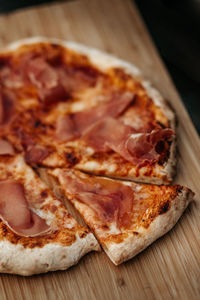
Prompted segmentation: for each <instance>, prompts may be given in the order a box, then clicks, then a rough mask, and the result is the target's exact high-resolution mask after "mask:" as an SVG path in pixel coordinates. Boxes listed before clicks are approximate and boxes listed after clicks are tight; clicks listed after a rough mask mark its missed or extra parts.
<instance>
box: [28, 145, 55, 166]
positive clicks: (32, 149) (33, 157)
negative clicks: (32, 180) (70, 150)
mask: <svg viewBox="0 0 200 300" xmlns="http://www.w3.org/2000/svg"><path fill="white" fill-rule="evenodd" d="M50 152H51V151H50V149H47V148H46V147H44V146H39V145H30V146H28V148H27V150H26V153H25V160H26V162H27V163H29V164H40V163H42V161H43V160H44V159H45V158H46V157H47V156H48V155H49V154H50Z"/></svg>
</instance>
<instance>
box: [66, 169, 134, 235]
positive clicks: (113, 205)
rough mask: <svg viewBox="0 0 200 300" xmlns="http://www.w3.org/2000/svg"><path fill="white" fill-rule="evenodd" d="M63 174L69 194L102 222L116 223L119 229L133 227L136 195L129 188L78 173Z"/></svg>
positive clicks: (67, 172)
mask: <svg viewBox="0 0 200 300" xmlns="http://www.w3.org/2000/svg"><path fill="white" fill-rule="evenodd" d="M62 172H63V175H64V180H65V185H66V190H67V192H68V193H69V194H70V195H73V196H75V197H76V199H78V200H79V201H80V202H82V203H84V204H86V205H88V206H89V207H90V208H91V209H92V210H93V211H94V212H95V213H96V214H97V215H98V217H99V219H100V220H101V221H103V222H104V223H112V222H115V223H116V225H117V227H118V228H119V229H120V228H122V227H126V228H128V227H130V226H131V217H132V207H133V199H134V195H133V191H132V189H131V188H130V187H129V186H125V185H123V184H121V183H120V182H116V181H113V180H109V179H105V178H100V177H90V178H88V177H87V178H84V177H82V176H81V175H79V172H76V171H71V170H69V171H68V170H63V171H62Z"/></svg>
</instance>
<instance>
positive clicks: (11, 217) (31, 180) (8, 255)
mask: <svg viewBox="0 0 200 300" xmlns="http://www.w3.org/2000/svg"><path fill="white" fill-rule="evenodd" d="M0 146H1V153H0V272H2V273H14V274H20V275H32V274H37V273H44V272H48V271H55V270H64V269H67V268H69V267H70V266H72V265H74V264H76V263H77V262H78V261H79V259H80V258H81V257H82V256H83V255H84V254H86V253H88V252H90V251H92V250H98V249H99V246H98V242H97V240H96V239H95V237H94V235H93V234H92V233H91V232H90V231H89V230H88V229H87V228H85V227H83V226H81V225H79V224H78V223H77V222H76V221H75V219H74V218H73V217H72V216H71V215H70V214H69V213H68V211H67V209H66V208H65V206H64V205H63V204H62V202H61V201H60V200H59V199H57V198H56V197H55V196H54V195H53V193H52V192H51V191H50V190H49V189H48V188H47V186H46V185H45V184H44V183H43V182H42V181H41V180H40V178H39V177H38V176H37V175H36V174H35V173H34V171H33V170H32V169H31V168H30V167H29V166H27V165H26V164H25V162H24V159H23V157H22V156H20V155H16V156H14V149H13V148H12V146H11V145H10V144H9V143H8V142H7V141H5V140H1V141H0Z"/></svg>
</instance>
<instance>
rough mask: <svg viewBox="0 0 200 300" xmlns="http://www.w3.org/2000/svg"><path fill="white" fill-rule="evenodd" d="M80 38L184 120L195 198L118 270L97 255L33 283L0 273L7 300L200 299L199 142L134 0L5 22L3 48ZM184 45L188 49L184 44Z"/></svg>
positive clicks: (52, 7)
mask: <svg viewBox="0 0 200 300" xmlns="http://www.w3.org/2000/svg"><path fill="white" fill-rule="evenodd" d="M38 35H40V36H47V37H57V38H62V39H66V40H74V41H77V42H80V43H83V44H86V45H88V46H91V47H96V48H99V49H102V50H104V51H106V52H109V53H113V54H115V55H117V56H119V57H121V58H123V59H125V60H128V61H130V62H133V63H135V64H136V65H137V66H138V67H139V68H140V69H141V70H142V71H143V73H144V75H145V76H146V77H147V78H149V79H150V80H151V81H152V82H153V83H154V85H155V86H156V87H157V88H158V89H159V90H160V91H161V93H162V94H163V95H164V97H165V98H166V99H167V100H168V101H169V102H170V103H171V105H172V107H173V108H174V110H175V111H176V114H177V118H178V148H179V155H178V156H179V163H178V170H177V177H176V179H175V181H176V182H178V183H180V184H184V185H187V186H188V187H190V188H192V189H193V190H194V191H195V192H196V196H195V201H194V202H193V203H192V204H191V205H190V206H189V208H188V209H187V210H186V212H185V214H184V215H183V217H182V218H181V220H180V221H179V222H178V224H177V225H176V226H175V228H174V229H173V230H171V232H170V233H169V234H167V235H166V236H164V237H163V238H161V239H159V240H158V241H157V242H155V243H154V244H153V245H151V246H150V247H148V249H147V250H145V251H143V252H142V253H141V254H140V255H138V256H137V257H135V258H134V259H132V260H130V261H129V262H127V263H124V264H122V265H120V266H118V267H116V266H114V265H113V264H112V263H111V262H110V261H109V259H108V258H107V256H106V255H105V254H104V253H103V252H102V253H90V254H88V255H87V256H85V257H84V258H83V259H82V260H81V261H80V263H79V264H78V265H77V266H74V267H72V268H71V269H69V270H68V271H62V272H53V273H48V274H45V275H37V276H33V277H28V278H25V277H20V276H13V275H5V274H4V275H3V274H1V275H0V299H1V300H2V299H3V300H4V299H7V300H10V299H29V300H32V299H155V298H156V299H200V254H199V252H200V221H199V220H200V182H199V181H200V141H199V138H198V135H197V133H196V131H195V129H194V127H193V125H192V122H191V120H190V119H189V117H188V114H187V112H186V111H185V109H184V107H183V104H182V102H181V100H180V97H179V96H178V94H177V91H176V89H175V87H174V85H173V83H172V81H171V79H170V77H169V75H168V73H167V71H166V69H165V67H164V65H163V63H162V61H161V59H160V57H159V55H158V53H157V51H156V49H155V47H154V45H153V43H152V40H151V38H150V37H149V34H148V32H147V29H146V28H145V26H144V23H143V21H142V20H141V17H140V15H139V13H138V10H137V9H136V7H135V5H134V4H133V3H132V2H131V1H130V0H124V1H123V0H101V1H99V0H82V1H78V0H77V1H70V2H65V3H63V2H62V3H57V4H48V5H46V6H41V7H37V8H34V7H33V8H31V9H26V10H22V11H18V12H15V13H12V14H9V15H2V16H0V46H1V47H3V46H5V45H6V44H8V43H9V42H12V41H14V40H17V39H21V38H25V37H32V36H38ZM180 46H181V45H180Z"/></svg>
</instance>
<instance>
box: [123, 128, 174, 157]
mask: <svg viewBox="0 0 200 300" xmlns="http://www.w3.org/2000/svg"><path fill="white" fill-rule="evenodd" d="M173 135H174V131H173V130H172V129H170V128H165V129H160V130H153V131H152V132H151V133H144V134H141V135H137V136H130V137H129V138H128V140H127V141H126V145H125V147H126V149H127V151H128V152H129V153H130V154H131V157H132V158H133V159H132V162H133V163H134V162H137V163H142V162H144V161H148V162H149V163H155V162H156V161H159V160H160V159H161V157H162V156H163V155H164V156H165V155H166V154H167V151H168V149H169V141H170V140H171V138H172V136H173Z"/></svg>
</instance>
